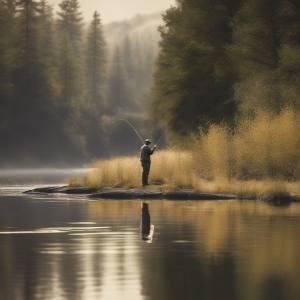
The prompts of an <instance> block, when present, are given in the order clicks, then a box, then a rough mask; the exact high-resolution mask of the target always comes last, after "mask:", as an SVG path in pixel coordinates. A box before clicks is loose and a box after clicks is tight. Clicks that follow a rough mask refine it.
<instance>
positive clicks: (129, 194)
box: [23, 186, 300, 204]
mask: <svg viewBox="0 0 300 300" xmlns="http://www.w3.org/2000/svg"><path fill="white" fill-rule="evenodd" d="M23 193H24V194H31V195H37V194H54V193H61V194H71V195H72V194H73V195H87V197H88V198H91V199H99V200H112V199H115V200H131V199H136V200H137V199H142V200H146V199H148V200H151V199H153V200H186V201H187V200H195V201H197V200H259V201H264V202H269V203H274V204H276V203H278V204H284V203H292V202H299V203H300V196H290V195H286V194H270V195H264V196H261V197H253V196H238V195H228V194H211V193H198V192H195V191H193V190H181V191H159V190H148V189H118V188H103V189H98V188H94V187H70V186H50V187H44V188H36V189H33V190H28V191H25V192H23Z"/></svg>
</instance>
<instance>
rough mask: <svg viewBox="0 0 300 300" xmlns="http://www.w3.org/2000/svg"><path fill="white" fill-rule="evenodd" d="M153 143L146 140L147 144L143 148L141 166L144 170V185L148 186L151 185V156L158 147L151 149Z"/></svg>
mask: <svg viewBox="0 0 300 300" xmlns="http://www.w3.org/2000/svg"><path fill="white" fill-rule="evenodd" d="M150 144H151V141H150V140H149V139H146V140H145V144H144V145H143V146H142V147H141V158H140V161H141V164H142V168H143V172H142V185H143V186H146V185H149V183H148V176H149V172H150V164H151V159H150V155H152V154H153V153H154V151H155V148H156V147H157V145H155V146H154V147H153V149H151V148H150V146H149V145H150Z"/></svg>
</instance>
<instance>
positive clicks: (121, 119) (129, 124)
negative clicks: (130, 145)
mask: <svg viewBox="0 0 300 300" xmlns="http://www.w3.org/2000/svg"><path fill="white" fill-rule="evenodd" d="M118 121H124V122H126V123H127V124H129V125H130V126H131V128H132V129H133V130H134V131H135V133H136V134H137V135H138V136H139V138H140V139H141V141H142V142H143V143H144V140H143V139H142V137H141V136H140V135H139V133H138V132H137V130H136V129H135V128H134V127H133V125H131V124H130V123H129V122H128V121H127V120H125V119H119V120H117V121H116V122H118ZM116 122H113V124H114V127H115V123H116ZM114 127H113V128H112V130H113V129H114Z"/></svg>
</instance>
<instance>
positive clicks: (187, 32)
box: [152, 0, 241, 136]
mask: <svg viewBox="0 0 300 300" xmlns="http://www.w3.org/2000/svg"><path fill="white" fill-rule="evenodd" d="M240 2H241V1H240V0H224V1H219V0H213V1H208V0H202V1H198V0H178V1H177V5H176V6H174V7H171V8H170V9H169V10H168V11H167V12H166V13H165V14H164V15H163V20H164V23H165V25H164V26H161V27H160V28H159V31H160V33H161V42H160V52H159V55H158V59H157V62H156V69H155V73H154V89H155V99H154V100H153V102H152V113H153V115H154V116H156V117H157V119H159V120H160V121H161V123H162V124H164V125H168V126H169V127H171V129H173V131H176V133H177V134H181V135H182V136H186V135H189V133H190V132H196V131H197V130H198V127H199V126H202V127H203V128H204V129H205V128H207V127H208V126H209V124H211V123H217V124H219V123H221V122H223V121H225V122H226V123H228V124H232V122H233V119H234V115H235V111H236V105H235V102H234V101H233V92H232V83H233V82H234V78H235V76H236V75H235V72H234V70H233V68H232V62H231V61H230V60H229V59H228V57H227V55H226V46H227V45H229V44H231V43H232V29H231V27H230V22H231V20H232V18H233V17H234V15H235V14H236V12H237V11H238V9H239V5H240Z"/></svg>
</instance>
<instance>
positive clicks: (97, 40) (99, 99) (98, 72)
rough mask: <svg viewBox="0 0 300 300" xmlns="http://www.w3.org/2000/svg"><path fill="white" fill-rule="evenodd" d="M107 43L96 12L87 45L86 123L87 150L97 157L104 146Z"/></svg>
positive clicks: (88, 34)
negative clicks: (102, 118)
mask: <svg viewBox="0 0 300 300" xmlns="http://www.w3.org/2000/svg"><path fill="white" fill-rule="evenodd" d="M106 68H107V58H106V42H105V39H104V33H103V28H102V24H101V19H100V14H99V13H98V12H97V11H95V12H94V14H93V20H92V21H91V23H90V26H89V29H88V33H87V43H86V99H85V108H84V111H85V115H84V118H85V123H86V139H87V150H88V152H89V154H91V155H93V156H97V154H98V153H99V148H100V147H101V146H103V138H102V137H103V134H104V133H103V128H102V125H101V116H102V115H103V113H104V110H105V108H104V106H105V99H104V97H105V88H106V76H107V74H106V73H107V70H106Z"/></svg>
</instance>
